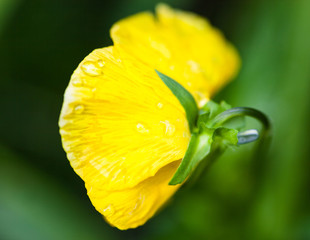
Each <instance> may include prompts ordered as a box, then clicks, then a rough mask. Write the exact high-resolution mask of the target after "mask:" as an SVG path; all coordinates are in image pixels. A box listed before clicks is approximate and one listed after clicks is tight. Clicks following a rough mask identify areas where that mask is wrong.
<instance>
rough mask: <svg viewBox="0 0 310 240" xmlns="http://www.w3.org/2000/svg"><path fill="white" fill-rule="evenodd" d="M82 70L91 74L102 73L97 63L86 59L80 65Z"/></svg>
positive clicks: (97, 74) (92, 75)
mask: <svg viewBox="0 0 310 240" xmlns="http://www.w3.org/2000/svg"><path fill="white" fill-rule="evenodd" d="M81 69H82V71H83V72H84V73H85V74H87V75H89V76H91V77H95V76H100V75H102V69H100V68H99V67H98V63H95V62H92V61H86V62H84V63H83V64H82V66H81Z"/></svg>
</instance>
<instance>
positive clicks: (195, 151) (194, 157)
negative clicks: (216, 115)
mask: <svg viewBox="0 0 310 240" xmlns="http://www.w3.org/2000/svg"><path fill="white" fill-rule="evenodd" d="M201 130H202V131H201V132H194V133H192V136H191V139H190V142H189V144H188V148H187V151H186V153H185V156H184V158H183V159H182V162H181V164H180V165H179V167H178V169H177V171H176V173H175V174H174V176H173V177H172V179H171V180H170V182H169V185H176V184H180V183H182V182H184V181H185V180H186V178H187V177H188V176H189V175H190V174H191V173H192V171H193V170H194V168H195V167H196V166H197V165H198V164H199V162H201V161H202V160H203V159H204V158H205V157H206V156H207V155H208V154H209V152H210V150H211V145H212V142H213V138H212V136H213V132H214V129H208V128H205V129H201Z"/></svg>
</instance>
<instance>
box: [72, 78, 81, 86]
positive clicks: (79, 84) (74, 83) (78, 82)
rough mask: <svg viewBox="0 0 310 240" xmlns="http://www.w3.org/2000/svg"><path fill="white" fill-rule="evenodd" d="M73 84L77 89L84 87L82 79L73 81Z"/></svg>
mask: <svg viewBox="0 0 310 240" xmlns="http://www.w3.org/2000/svg"><path fill="white" fill-rule="evenodd" d="M72 84H73V85H74V86H76V87H79V86H82V85H83V81H82V79H81V78H74V79H72Z"/></svg>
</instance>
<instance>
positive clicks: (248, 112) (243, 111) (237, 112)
mask: <svg viewBox="0 0 310 240" xmlns="http://www.w3.org/2000/svg"><path fill="white" fill-rule="evenodd" d="M241 116H248V117H253V118H255V119H257V120H258V121H260V122H261V123H262V125H263V131H262V134H261V136H262V137H264V138H265V137H267V136H268V135H269V133H270V130H271V124H270V121H269V119H268V117H267V116H266V115H265V114H264V113H262V112H261V111H259V110H256V109H254V108H248V107H236V108H231V109H228V110H226V111H224V112H222V113H220V114H219V115H217V116H216V117H215V118H214V120H213V121H212V123H211V125H212V127H214V128H216V127H219V126H221V125H223V124H224V123H225V122H227V121H228V120H230V119H232V118H235V117H241Z"/></svg>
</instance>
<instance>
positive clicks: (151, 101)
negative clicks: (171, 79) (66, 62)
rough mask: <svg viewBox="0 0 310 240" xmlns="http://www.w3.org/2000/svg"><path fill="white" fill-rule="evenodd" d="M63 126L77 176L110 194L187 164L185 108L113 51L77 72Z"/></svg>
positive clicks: (99, 55) (88, 61) (88, 60)
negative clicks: (181, 161)
mask: <svg viewBox="0 0 310 240" xmlns="http://www.w3.org/2000/svg"><path fill="white" fill-rule="evenodd" d="M59 125H60V133H61V136H62V142H63V147H64V149H65V151H66V152H67V156H68V159H69V160H70V163H71V165H72V167H73V168H74V170H75V171H76V172H77V174H78V175H79V176H80V177H81V178H82V179H83V180H84V181H85V183H86V184H87V185H90V186H92V187H95V188H97V189H103V190H105V191H116V190H123V189H128V188H132V187H134V186H136V185H137V184H138V183H140V182H142V181H143V180H145V179H146V178H149V177H151V176H154V175H155V174H156V172H157V171H158V170H159V169H160V168H162V167H164V166H165V165H167V164H169V163H171V162H173V161H176V160H179V159H182V158H183V156H184V154H185V151H186V148H187V145H188V142H189V135H190V134H189V129H188V123H187V120H186V115H185V112H184V109H183V107H182V106H181V105H180V103H179V102H178V100H177V99H176V97H175V96H174V95H173V94H172V93H171V92H170V90H169V89H168V88H167V87H166V86H165V85H164V83H163V82H162V81H161V79H160V78H159V77H158V76H157V75H156V73H155V71H154V70H152V71H147V68H145V67H144V65H143V64H141V63H139V62H137V61H136V62H127V61H126V60H124V59H121V58H119V56H118V54H117V52H116V51H115V49H114V48H113V47H108V48H103V49H98V50H95V51H94V52H92V53H91V54H90V55H89V56H87V57H86V58H85V59H84V60H83V61H82V63H81V64H80V65H79V67H78V68H77V69H76V70H75V72H74V74H73V75H72V78H71V81H70V84H69V86H68V88H67V90H66V93H65V97H64V104H63V108H62V112H61V116H60V121H59Z"/></svg>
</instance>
